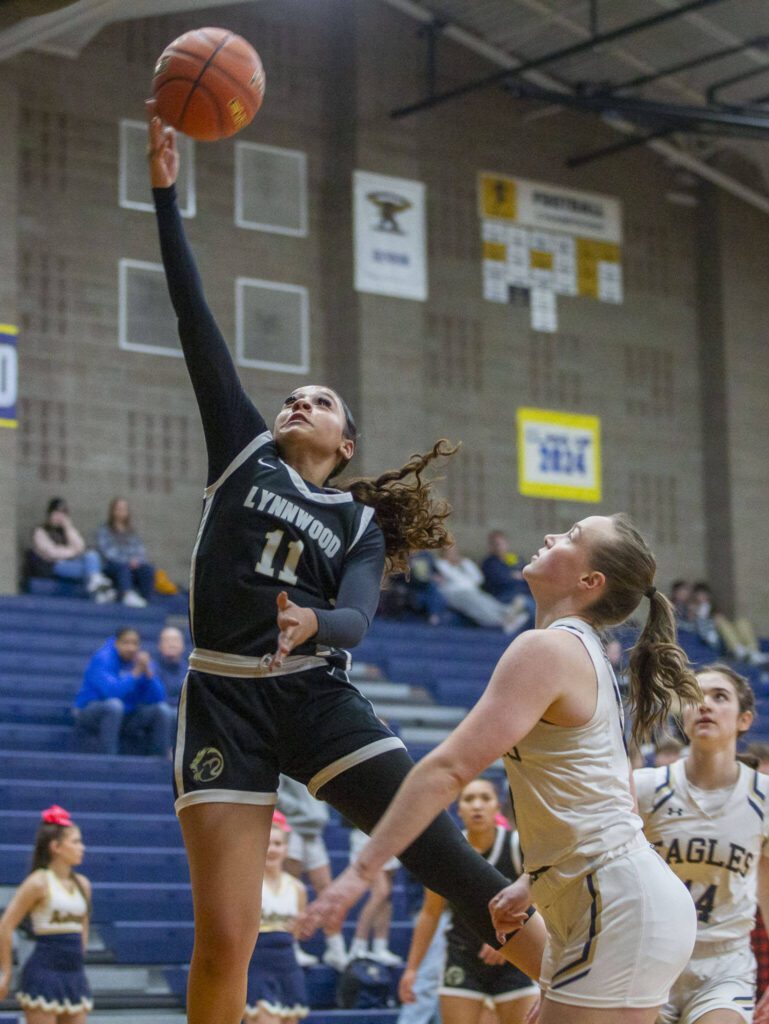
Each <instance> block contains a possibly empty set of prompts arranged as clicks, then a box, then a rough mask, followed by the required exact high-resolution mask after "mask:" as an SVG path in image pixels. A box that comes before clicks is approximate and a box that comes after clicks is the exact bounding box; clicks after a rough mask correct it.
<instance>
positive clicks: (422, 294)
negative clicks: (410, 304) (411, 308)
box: [353, 171, 427, 302]
mask: <svg viewBox="0 0 769 1024" xmlns="http://www.w3.org/2000/svg"><path fill="white" fill-rule="evenodd" d="M353 219H354V231H355V288H356V291H359V292H373V293H374V294H375V295H393V296H395V297H397V298H401V299H419V300H420V301H422V302H424V301H425V300H426V299H427V254H426V246H425V238H426V232H425V186H424V185H423V184H422V182H421V181H409V180H407V179H406V178H391V177H388V176H387V175H384V174H371V173H369V172H368V171H355V173H354V175H353Z"/></svg>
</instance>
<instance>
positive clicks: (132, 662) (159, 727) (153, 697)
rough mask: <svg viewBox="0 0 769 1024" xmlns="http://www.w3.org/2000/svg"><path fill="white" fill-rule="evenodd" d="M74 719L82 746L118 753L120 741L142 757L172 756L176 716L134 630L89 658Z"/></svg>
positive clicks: (121, 634)
mask: <svg viewBox="0 0 769 1024" xmlns="http://www.w3.org/2000/svg"><path fill="white" fill-rule="evenodd" d="M74 714H75V737H76V743H77V744H78V746H80V747H87V746H90V747H94V746H95V748H96V752H97V753H101V754H117V753H118V751H119V747H120V743H121V740H122V741H127V742H128V744H129V745H130V746H132V747H134V746H138V747H140V748H141V752H142V753H146V754H154V755H156V756H158V757H164V756H165V755H167V754H168V752H169V750H170V748H171V737H172V735H173V727H174V721H175V718H176V713H175V711H174V709H173V708H172V707H171V705H170V704H168V703H167V701H166V692H165V687H164V686H163V683H162V682H161V680H160V679H159V678H158V676H157V674H156V672H155V668H154V665H153V664H152V661H151V660H150V656H149V654H148V653H147V651H144V650H142V649H141V638H140V636H139V634H138V632H137V631H136V630H135V629H132V628H130V627H127V628H124V629H120V630H118V632H117V633H116V634H115V636H114V637H110V639H109V640H107V641H106V642H105V643H104V644H103V645H102V646H101V647H100V648H99V650H98V651H96V653H95V654H94V655H93V656H92V657H91V660H90V661H89V662H88V666H87V668H86V670H85V675H84V676H83V682H82V683H81V686H80V690H79V691H78V694H77V696H76V697H75V709H74Z"/></svg>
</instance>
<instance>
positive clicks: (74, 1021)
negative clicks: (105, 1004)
mask: <svg viewBox="0 0 769 1024" xmlns="http://www.w3.org/2000/svg"><path fill="white" fill-rule="evenodd" d="M87 1019H88V1012H87V1011H86V1010H81V1011H80V1012H79V1013H60V1014H59V1016H58V1017H57V1018H56V1024H85V1022H86V1020H87Z"/></svg>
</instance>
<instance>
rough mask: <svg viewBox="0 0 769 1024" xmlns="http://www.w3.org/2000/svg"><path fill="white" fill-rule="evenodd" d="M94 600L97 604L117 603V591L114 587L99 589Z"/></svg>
mask: <svg viewBox="0 0 769 1024" xmlns="http://www.w3.org/2000/svg"><path fill="white" fill-rule="evenodd" d="M93 599H94V602H95V603H96V604H112V602H113V601H117V590H115V588H114V587H99V589H98V590H97V591H96V593H95V594H94V595H93Z"/></svg>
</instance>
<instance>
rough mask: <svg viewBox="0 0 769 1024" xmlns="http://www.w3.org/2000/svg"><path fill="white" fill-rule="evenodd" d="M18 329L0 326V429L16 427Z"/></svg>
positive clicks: (5, 325) (11, 325) (7, 325)
mask: <svg viewBox="0 0 769 1024" xmlns="http://www.w3.org/2000/svg"><path fill="white" fill-rule="evenodd" d="M18 333H19V329H18V328H17V327H14V325H13V324H0V427H11V428H12V429H13V428H15V427H16V426H17V425H18V418H17V412H16V406H17V403H18V397H19V358H18V352H17V349H16V342H17V335H18Z"/></svg>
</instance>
